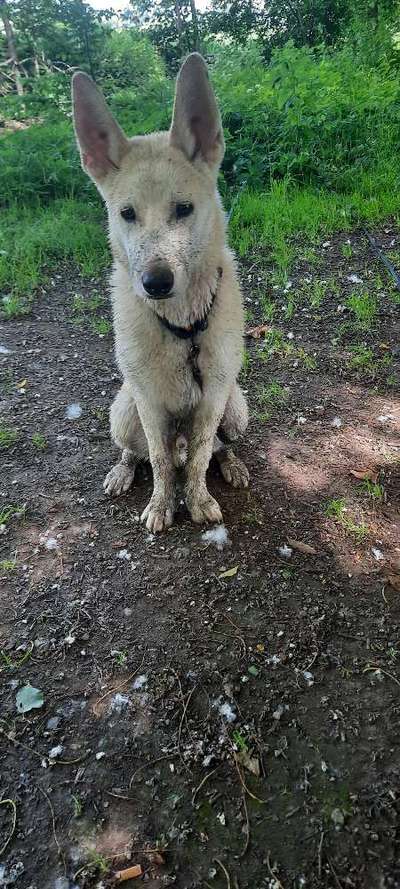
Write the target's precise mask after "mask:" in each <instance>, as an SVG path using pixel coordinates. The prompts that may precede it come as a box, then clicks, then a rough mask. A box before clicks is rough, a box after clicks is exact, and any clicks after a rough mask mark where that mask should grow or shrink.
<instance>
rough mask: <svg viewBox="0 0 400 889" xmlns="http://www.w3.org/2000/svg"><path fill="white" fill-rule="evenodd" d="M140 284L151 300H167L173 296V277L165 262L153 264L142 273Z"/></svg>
mask: <svg viewBox="0 0 400 889" xmlns="http://www.w3.org/2000/svg"><path fill="white" fill-rule="evenodd" d="M142 284H143V287H144V289H145V291H146V293H147V294H148V295H149V296H150V297H151V299H168V298H169V297H171V296H173V295H174V294H173V292H172V288H173V286H174V275H173V272H172V271H171V269H170V267H169V265H167V263H166V262H157V263H154V265H152V266H151V267H150V268H149V269H148V270H147V271H146V272H144V274H143V275H142Z"/></svg>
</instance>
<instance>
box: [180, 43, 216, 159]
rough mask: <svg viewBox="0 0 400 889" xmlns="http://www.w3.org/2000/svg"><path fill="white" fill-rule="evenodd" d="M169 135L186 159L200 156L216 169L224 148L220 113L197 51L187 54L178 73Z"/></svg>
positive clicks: (204, 64) (202, 60)
mask: <svg viewBox="0 0 400 889" xmlns="http://www.w3.org/2000/svg"><path fill="white" fill-rule="evenodd" d="M169 138H170V142H171V145H173V146H174V147H175V148H180V150H181V151H183V152H184V154H186V157H188V158H189V160H191V161H194V160H196V158H198V157H200V158H202V160H203V161H205V163H206V164H207V165H208V166H209V167H210V168H211V169H212V170H214V171H216V170H218V167H219V165H220V163H221V161H222V158H223V156H224V147H225V146H224V137H223V133H222V123H221V115H220V113H219V110H218V106H217V103H216V100H215V96H214V92H213V88H212V86H211V83H210V81H209V78H208V72H207V65H206V63H205V61H204V59H203V58H202V56H201V55H199V53H197V52H193V53H191V55H190V56H188V57H187V59H186V61H185V62H184V63H183V65H182V68H181V70H180V72H179V74H178V79H177V82H176V92H175V103H174V112H173V116H172V124H171V129H170V134H169Z"/></svg>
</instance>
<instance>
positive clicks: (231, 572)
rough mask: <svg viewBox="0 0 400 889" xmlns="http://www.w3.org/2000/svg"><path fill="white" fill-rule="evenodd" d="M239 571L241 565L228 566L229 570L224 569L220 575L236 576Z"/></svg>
mask: <svg viewBox="0 0 400 889" xmlns="http://www.w3.org/2000/svg"><path fill="white" fill-rule="evenodd" d="M238 571H239V565H235V567H234V568H228V570H227V571H222V573H221V574H220V575H219V576H220V577H234V576H235V574H237V573H238Z"/></svg>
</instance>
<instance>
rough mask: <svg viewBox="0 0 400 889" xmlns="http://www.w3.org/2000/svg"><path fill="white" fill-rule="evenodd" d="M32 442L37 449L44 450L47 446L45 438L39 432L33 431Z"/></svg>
mask: <svg viewBox="0 0 400 889" xmlns="http://www.w3.org/2000/svg"><path fill="white" fill-rule="evenodd" d="M32 444H33V446H34V447H35V448H37V450H38V451H45V450H46V448H47V439H46V438H45V436H44V435H43V434H42V433H41V432H34V433H33V435H32Z"/></svg>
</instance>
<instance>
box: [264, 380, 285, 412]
mask: <svg viewBox="0 0 400 889" xmlns="http://www.w3.org/2000/svg"><path fill="white" fill-rule="evenodd" d="M288 398H289V393H288V392H287V390H286V389H284V388H283V386H281V385H280V383H277V382H272V383H269V384H268V386H261V387H260V389H259V390H258V400H259V402H260V404H262V405H265V406H266V407H269V408H272V409H274V408H280V407H283V406H284V405H285V404H286V403H287V400H288Z"/></svg>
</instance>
